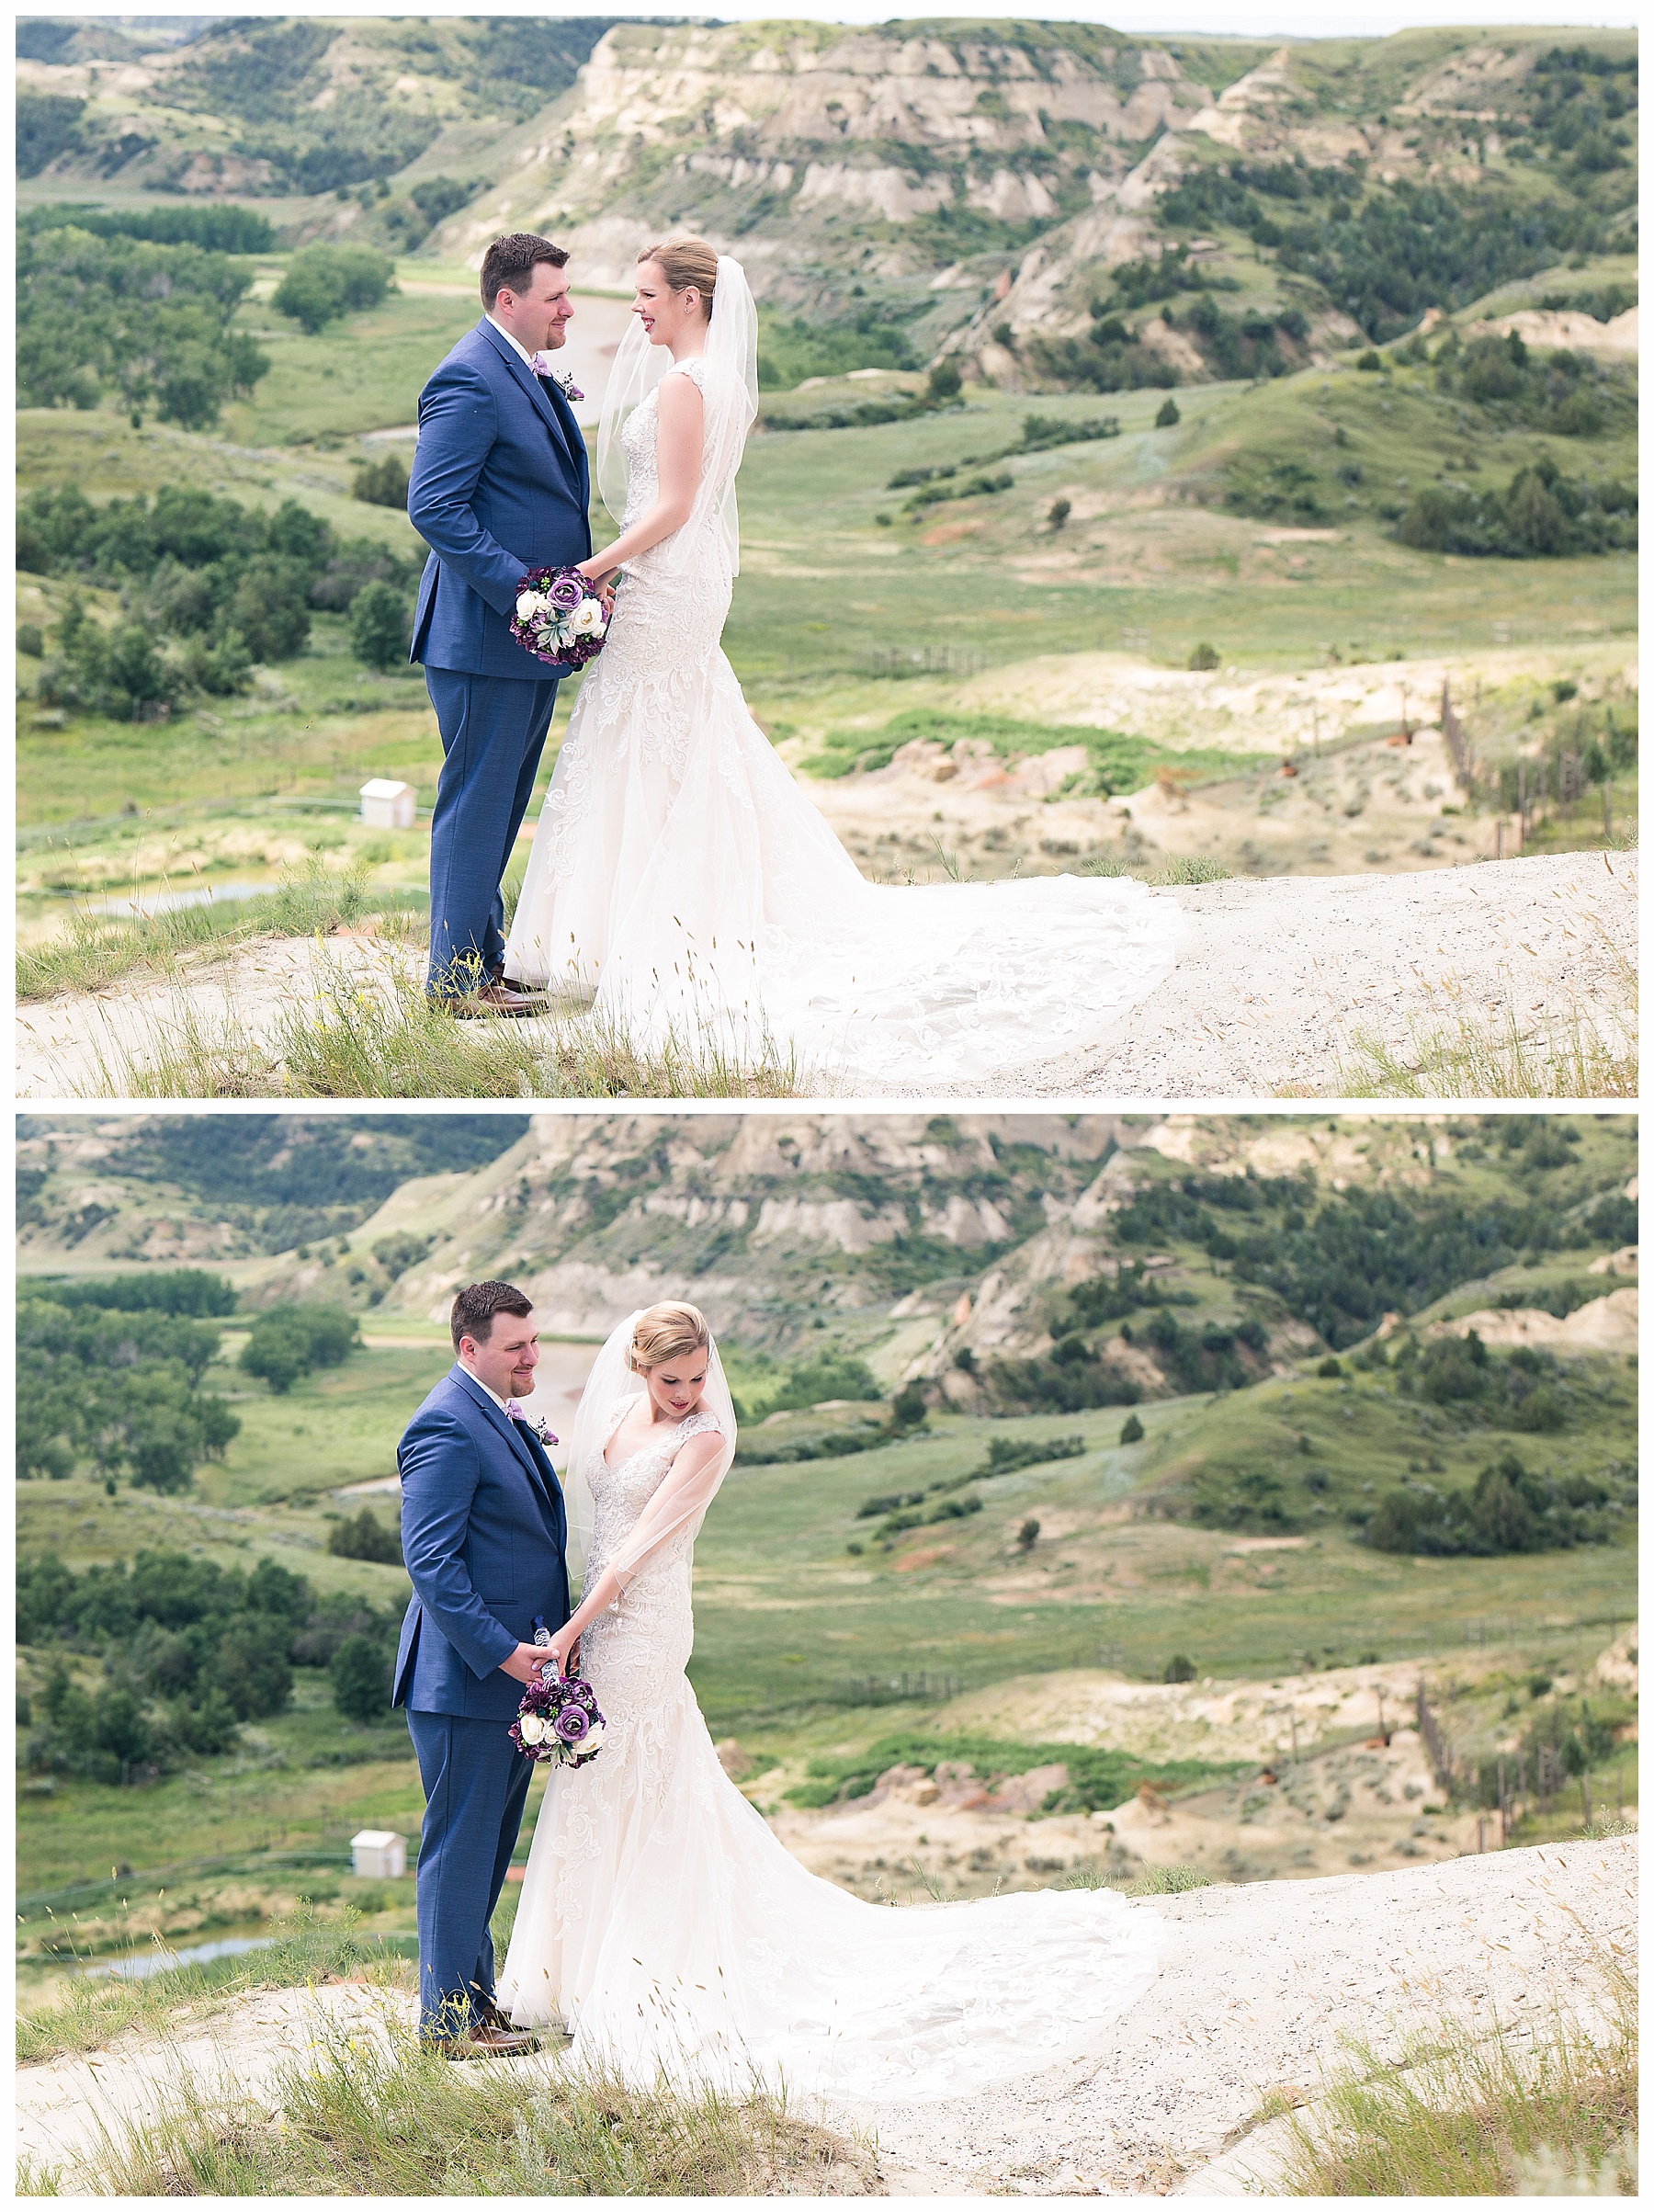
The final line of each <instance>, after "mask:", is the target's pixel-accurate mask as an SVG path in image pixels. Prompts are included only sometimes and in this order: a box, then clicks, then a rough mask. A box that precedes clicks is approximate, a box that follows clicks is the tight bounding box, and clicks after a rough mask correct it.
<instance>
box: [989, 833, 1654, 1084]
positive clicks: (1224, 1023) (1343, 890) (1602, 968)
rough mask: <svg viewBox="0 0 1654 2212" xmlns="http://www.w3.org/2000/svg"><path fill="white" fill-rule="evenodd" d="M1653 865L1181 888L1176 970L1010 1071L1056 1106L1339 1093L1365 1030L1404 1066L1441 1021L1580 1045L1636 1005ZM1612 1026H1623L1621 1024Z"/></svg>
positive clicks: (1596, 861)
mask: <svg viewBox="0 0 1654 2212" xmlns="http://www.w3.org/2000/svg"><path fill="white" fill-rule="evenodd" d="M1158 895H1160V896H1162V897H1167V898H1172V897H1175V899H1176V902H1177V903H1178V905H1179V907H1180V908H1181V909H1182V911H1183V912H1184V914H1185V915H1186V916H1187V918H1188V924H1189V930H1188V936H1187V939H1186V942H1185V945H1184V954H1183V958H1182V959H1181V960H1180V961H1179V963H1178V966H1177V969H1176V970H1175V971H1174V972H1173V974H1172V975H1171V976H1170V977H1169V978H1168V979H1167V981H1165V982H1164V983H1162V984H1161V987H1160V989H1159V990H1158V991H1156V992H1154V993H1152V994H1151V995H1150V997H1149V998H1147V999H1145V1000H1144V1001H1143V1002H1142V1004H1140V1005H1138V1006H1136V1007H1134V1008H1132V1009H1131V1011H1130V1012H1129V1013H1128V1014H1127V1015H1125V1017H1124V1018H1123V1019H1122V1020H1121V1021H1120V1022H1119V1023H1118V1024H1117V1025H1116V1027H1115V1029H1114V1030H1113V1031H1112V1032H1111V1034H1110V1035H1109V1037H1108V1038H1105V1041H1104V1042H1103V1043H1102V1044H1101V1045H1100V1046H1098V1047H1096V1048H1095V1049H1093V1051H1092V1052H1090V1053H1089V1054H1086V1055H1084V1056H1079V1055H1076V1056H1074V1057H1071V1058H1070V1059H1068V1060H1064V1061H1051V1062H1048V1063H1046V1064H1045V1065H1043V1066H1040V1067H1037V1068H1033V1069H1029V1070H1028V1071H1026V1072H1025V1073H1024V1074H1022V1075H1021V1076H1020V1077H1012V1078H1009V1079H1007V1081H1006V1083H1005V1090H1006V1092H1007V1093H1008V1094H1012V1095H1019V1096H1025V1097H1030V1098H1049V1097H1061V1096H1071V1095H1082V1096H1095V1097H1107V1098H1111V1099H1118V1100H1122V1101H1124V1100H1134V1099H1139V1098H1184V1099H1194V1098H1214V1097H1241V1098H1258V1097H1263V1098H1267V1097H1272V1096H1281V1095H1288V1096H1305V1097H1329V1096H1337V1095H1340V1094H1341V1092H1342V1090H1343V1089H1344V1087H1345V1085H1346V1084H1347V1083H1348V1081H1349V1078H1350V1075H1351V1073H1352V1072H1353V1066H1354V1063H1358V1061H1359V1058H1360V1054H1359V1049H1358V1040H1359V1039H1360V1038H1363V1037H1372V1038H1377V1039H1380V1040H1381V1041H1382V1042H1383V1043H1384V1044H1385V1045H1386V1046H1388V1048H1390V1049H1392V1050H1393V1051H1395V1052H1397V1053H1398V1054H1399V1056H1400V1057H1401V1058H1402V1060H1403V1061H1409V1060H1410V1059H1411V1058H1412V1057H1413V1053H1412V1047H1413V1046H1414V1045H1415V1044H1416V1042H1417V1040H1418V1039H1419V1038H1420V1037H1421V1036H1423V1035H1427V1034H1428V1033H1430V1032H1431V1031H1432V1030H1433V1029H1435V1028H1437V1027H1444V1028H1446V1029H1448V1030H1450V1031H1456V1027H1457V1022H1458V1020H1459V1018H1460V1017H1461V1016H1462V1017H1463V1018H1464V1019H1465V1021H1466V1022H1467V1024H1468V1025H1469V1027H1471V1028H1473V1029H1476V1030H1481V1029H1483V1028H1485V1027H1487V1026H1488V1025H1490V1024H1491V1026H1492V1027H1494V1028H1495V1029H1496V1030H1497V1029H1500V1028H1501V1027H1503V1020H1502V1018H1501V1017H1503V1016H1504V1015H1505V1014H1506V1011H1507V1010H1508V1011H1509V1013H1510V1014H1512V1015H1513V1016H1514V1019H1515V1022H1516V1026H1517V1027H1518V1029H1519V1031H1520V1032H1521V1033H1522V1034H1523V1035H1524V1037H1531V1038H1544V1037H1545V1036H1546V1034H1547V1032H1554V1033H1555V1034H1556V1035H1558V1038H1561V1037H1565V1036H1566V1034H1567V1032H1568V1030H1569V1025H1570V1022H1571V1021H1572V1018H1573V1016H1574V1015H1575V1014H1576V1013H1579V1014H1581V1015H1585V1016H1586V1018H1587V1020H1588V1021H1591V1020H1596V1021H1603V1019H1604V1017H1609V1016H1611V1015H1612V1014H1613V1011H1614V1009H1617V1008H1624V1009H1625V1015H1624V1020H1625V1022H1626V1024H1627V1025H1629V1024H1634V1022H1635V1013H1634V1010H1633V1009H1632V1007H1631V1005H1630V1003H1629V1000H1628V995H1627V993H1626V985H1625V980H1624V970H1625V968H1626V966H1627V965H1628V964H1630V963H1633V962H1634V961H1635V959H1636V948H1637V859H1636V856H1635V855H1631V854H1623V853H1614V854H1608V855H1604V854H1602V853H1562V854H1556V855H1551V856H1545V857H1542V858H1534V859H1528V860H1509V861H1503V862H1491V863H1486V864H1483V865H1481V866H1478V867H1475V868H1447V869H1442V870H1439V871H1438V872H1436V873H1434V874H1433V875H1419V876H1402V877H1387V876H1351V877H1338V878H1331V879H1328V878H1316V877H1288V878H1284V879H1276V880H1274V881H1273V882H1267V883H1212V884H1205V885H1202V886H1201V887H1199V888H1198V889H1196V890H1180V891H1177V892H1175V893H1173V892H1164V893H1161V894H1158ZM1609 1033H1610V1035H1611V1036H1612V1035H1614V1034H1615V1032H1614V1029H1613V1028H1612V1027H1611V1028H1610V1032H1609Z"/></svg>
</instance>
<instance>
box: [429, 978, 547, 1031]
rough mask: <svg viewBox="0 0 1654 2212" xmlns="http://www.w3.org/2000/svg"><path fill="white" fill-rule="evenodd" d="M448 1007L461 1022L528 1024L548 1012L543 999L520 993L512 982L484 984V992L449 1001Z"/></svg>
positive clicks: (468, 994)
mask: <svg viewBox="0 0 1654 2212" xmlns="http://www.w3.org/2000/svg"><path fill="white" fill-rule="evenodd" d="M448 1005H449V1010H450V1011H451V1012H452V1014H453V1015H455V1017H456V1019H457V1020H459V1021H462V1022H480V1021H488V1020H492V1019H497V1018H502V1019H505V1020H511V1021H525V1020H527V1019H528V1018H529V1017H530V1016H531V1015H536V1014H544V1012H545V1011H546V1002H545V1000H544V999H543V998H532V997H530V996H529V994H528V993H527V992H526V991H518V990H516V989H515V988H514V986H513V985H512V984H510V983H484V984H483V986H482V988H481V991H470V992H467V993H466V994H465V996H464V997H463V998H455V999H450V1000H449V1002H448Z"/></svg>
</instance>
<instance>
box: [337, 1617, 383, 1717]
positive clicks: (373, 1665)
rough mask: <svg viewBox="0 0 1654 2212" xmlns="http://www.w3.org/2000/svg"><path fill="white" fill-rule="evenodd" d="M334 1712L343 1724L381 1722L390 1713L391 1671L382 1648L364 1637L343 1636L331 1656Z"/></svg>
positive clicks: (369, 1638)
mask: <svg viewBox="0 0 1654 2212" xmlns="http://www.w3.org/2000/svg"><path fill="white" fill-rule="evenodd" d="M327 1671H328V1673H329V1675H330V1676H331V1678H332V1681H333V1696H334V1710H335V1711H336V1712H338V1713H341V1714H343V1716H344V1717H345V1719H346V1720H356V1721H360V1722H364V1723H366V1722H369V1721H374V1720H382V1719H384V1718H385V1717H386V1715H387V1713H388V1712H389V1711H390V1709H391V1669H390V1666H389V1664H388V1662H387V1660H386V1656H385V1651H384V1647H383V1646H382V1645H380V1644H378V1643H376V1642H374V1640H373V1639H372V1638H371V1637H368V1636H347V1637H346V1639H345V1641H344V1642H343V1643H342V1644H341V1645H340V1646H339V1648H338V1650H336V1651H335V1652H334V1655H333V1661H332V1663H331V1664H330V1665H329V1667H328V1670H327Z"/></svg>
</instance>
